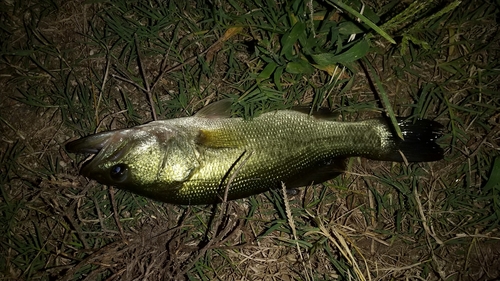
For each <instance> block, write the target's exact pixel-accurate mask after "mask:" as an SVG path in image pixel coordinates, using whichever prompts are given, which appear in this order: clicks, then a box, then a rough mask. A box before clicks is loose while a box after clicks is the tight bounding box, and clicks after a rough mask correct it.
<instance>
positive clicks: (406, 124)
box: [381, 118, 444, 162]
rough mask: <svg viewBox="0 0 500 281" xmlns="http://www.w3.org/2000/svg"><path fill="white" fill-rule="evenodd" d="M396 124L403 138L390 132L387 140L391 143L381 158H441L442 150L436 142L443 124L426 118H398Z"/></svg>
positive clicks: (401, 160) (429, 159)
mask: <svg viewBox="0 0 500 281" xmlns="http://www.w3.org/2000/svg"><path fill="white" fill-rule="evenodd" d="M398 125H399V128H400V129H401V132H402V133H403V137H404V140H402V139H400V138H399V137H398V136H397V135H396V134H392V135H393V136H392V137H391V139H390V140H389V142H390V143H392V144H391V145H390V146H389V148H388V149H386V150H385V153H384V155H381V158H382V159H381V160H387V161H397V162H403V161H404V158H406V160H407V161H408V162H430V161H438V160H441V159H443V157H444V151H443V149H442V148H441V147H440V146H439V144H437V143H436V140H437V139H438V138H439V137H441V136H442V134H443V130H444V127H443V125H441V124H440V123H438V122H435V121H431V120H427V119H420V120H417V121H415V122H413V121H411V120H404V119H402V118H398ZM403 155H404V158H403Z"/></svg>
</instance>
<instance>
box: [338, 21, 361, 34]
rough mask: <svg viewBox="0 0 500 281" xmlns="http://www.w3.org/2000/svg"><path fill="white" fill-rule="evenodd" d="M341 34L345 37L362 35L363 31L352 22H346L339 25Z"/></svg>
mask: <svg viewBox="0 0 500 281" xmlns="http://www.w3.org/2000/svg"><path fill="white" fill-rule="evenodd" d="M339 33H340V34H344V35H349V34H360V33H363V30H362V29H361V28H359V26H358V25H357V24H355V23H354V22H352V21H344V22H342V23H340V24H339Z"/></svg>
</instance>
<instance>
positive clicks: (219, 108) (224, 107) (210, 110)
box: [194, 99, 232, 118]
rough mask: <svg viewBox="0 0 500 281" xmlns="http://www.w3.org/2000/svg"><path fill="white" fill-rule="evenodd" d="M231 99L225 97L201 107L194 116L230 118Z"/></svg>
mask: <svg viewBox="0 0 500 281" xmlns="http://www.w3.org/2000/svg"><path fill="white" fill-rule="evenodd" d="M231 104H232V102H231V99H223V100H220V101H216V102H214V103H211V104H209V105H207V106H205V107H203V108H202V109H200V110H199V111H198V112H196V114H195V115H194V116H196V117H202V118H230V117H231Z"/></svg>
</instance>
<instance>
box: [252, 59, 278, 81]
mask: <svg viewBox="0 0 500 281" xmlns="http://www.w3.org/2000/svg"><path fill="white" fill-rule="evenodd" d="M276 66H277V64H276V63H275V62H271V63H268V64H267V65H266V67H264V69H263V70H262V71H261V72H260V73H259V75H258V76H257V78H256V80H257V82H258V83H259V82H262V81H264V80H266V79H269V77H271V75H272V74H273V72H274V70H275V69H276Z"/></svg>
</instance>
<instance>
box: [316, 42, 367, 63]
mask: <svg viewBox="0 0 500 281" xmlns="http://www.w3.org/2000/svg"><path fill="white" fill-rule="evenodd" d="M369 49H370V44H368V40H365V39H363V40H361V41H359V42H358V43H356V44H355V45H354V46H352V47H351V48H349V49H348V50H347V51H345V52H343V53H341V54H339V55H334V54H330V53H322V54H317V55H311V57H312V58H313V60H314V62H315V63H317V64H318V65H321V66H327V65H333V64H337V63H342V64H345V63H349V62H353V61H355V60H358V59H360V58H362V57H364V56H365V55H366V54H367V53H368V50H369Z"/></svg>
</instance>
